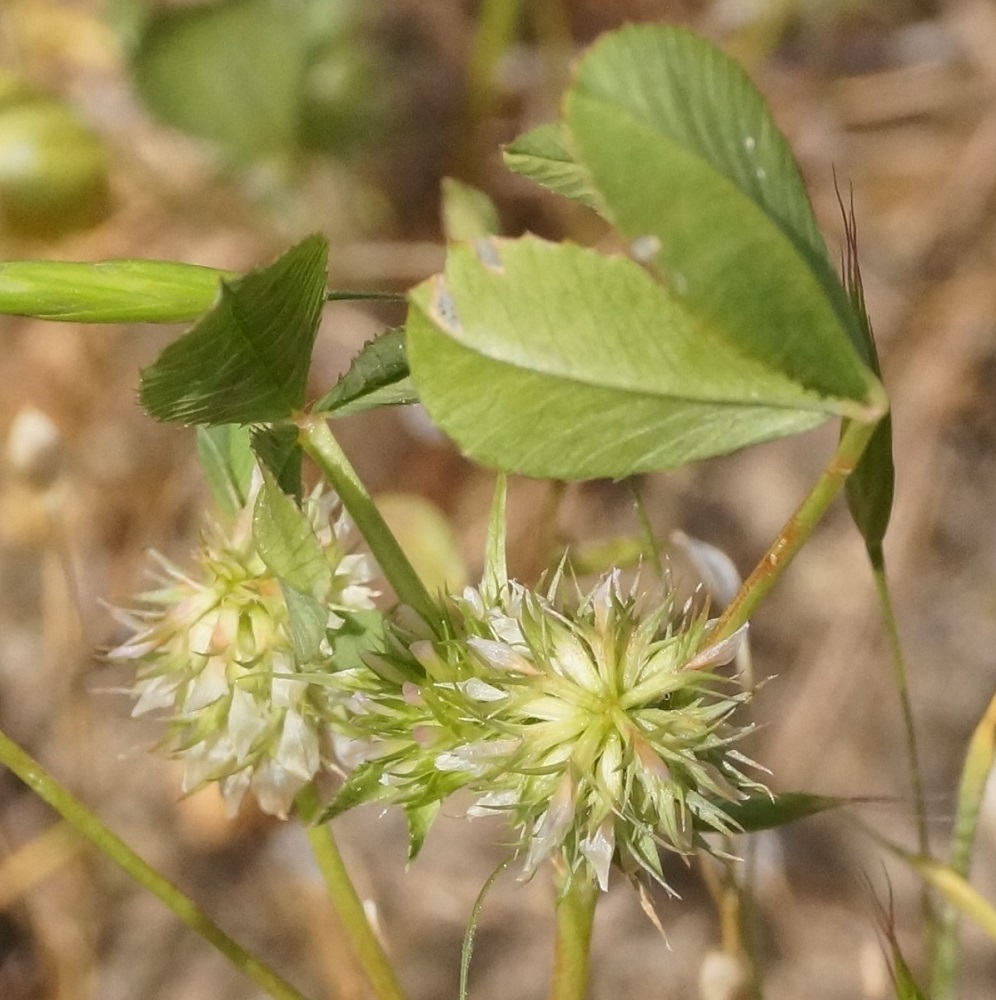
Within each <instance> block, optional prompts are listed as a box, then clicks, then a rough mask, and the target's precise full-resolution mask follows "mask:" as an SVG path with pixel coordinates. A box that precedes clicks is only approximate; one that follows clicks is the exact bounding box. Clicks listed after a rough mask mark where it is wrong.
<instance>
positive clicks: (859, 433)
mask: <svg viewBox="0 0 996 1000" xmlns="http://www.w3.org/2000/svg"><path fill="white" fill-rule="evenodd" d="M875 426H876V425H875V424H862V423H858V422H857V421H851V422H850V423H849V424H848V426H847V428H846V429H845V431H844V433H843V434H842V435H841V438H840V442H839V444H838V445H837V450H836V451H835V452H834V455H833V458H831V459H830V462H829V463H828V465H827V467H826V468H825V469H824V470H823V473H822V474H821V476H820V478H819V480H818V481H817V483H816V485H815V486H814V487H813V489H812V491H811V492H810V494H809V496H807V497H806V499H805V500H803V501H802V503H801V504H800V505H799V507H798V509H797V510H796V512H795V513H794V514H793V515H792V516H791V517H790V518H789V519H788V521H787V522H786V524H785V527H784V528H782V530H781V532H780V533H779V535H778V537H777V538H776V539H775V540H774V542H772V543H771V546H770V547H769V548H768V551H767V552H765V554H764V556H763V557H762V558H761V561H760V562H759V563H758V564H757V566H755V567H754V570H753V571H752V572H751V574H750V576H748V577H747V579H746V580H744V582H743V584H742V586H741V587H740V590H739V591H738V592H737V595H736V597H734V598H733V600H732V601H731V602H730V604H729V606H728V607H727V608H726V610H725V611H724V612H723V614H722V616H721V617H720V619H719V621H718V622H717V623H716V627H715V628H714V629H713V630H712V631H711V632H710V633H709V640H710V642H719V641H720V640H721V639H725V638H727V637H728V636H731V635H733V633H734V632H736V630H737V629H738V628H740V626H741V625H744V624H745V623H746V622H747V621H749V620H750V617H751V615H752V614H753V613H754V611H755V610H756V608H757V606H758V605H759V604H760V603H761V602H762V601H763V600H764V598H765V597H767V595H768V591H769V590H771V588H772V587H773V586H774V585H775V583H776V582H777V581H778V578H779V577H780V576H781V575H782V573H784V572H785V570H786V568H787V567H788V565H789V563H791V562H792V560H793V559H794V558H795V556H796V554H797V553H798V552H799V550H800V549H801V548H802V546H803V545H804V544H805V542H806V540H807V539H808V538H809V536H810V534H811V533H812V530H813V528H815V527H816V525H817V524H818V523H819V521H820V519H821V518H822V517H823V515H824V514H825V513H826V511H827V508H828V507H829V506H830V504H831V502H832V501H833V499H834V497H836V496H837V494H838V493H839V492H840V490H841V487H842V486H843V485H844V483H845V481H846V480H847V477H848V476H849V475H850V474H851V473H852V472H853V471H854V468H855V466H856V465H857V464H858V460H859V459H860V458H861V456H862V454H863V453H864V450H865V448H866V447H867V446H868V442H869V440H870V439H871V436H872V434H873V433H874V431H875Z"/></svg>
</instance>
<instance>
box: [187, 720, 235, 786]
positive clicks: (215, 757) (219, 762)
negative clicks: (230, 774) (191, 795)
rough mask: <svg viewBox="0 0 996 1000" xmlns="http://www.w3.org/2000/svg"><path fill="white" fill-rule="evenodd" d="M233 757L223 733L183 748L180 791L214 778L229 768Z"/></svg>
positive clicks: (230, 745) (228, 742)
mask: <svg viewBox="0 0 996 1000" xmlns="http://www.w3.org/2000/svg"><path fill="white" fill-rule="evenodd" d="M233 757H234V751H233V750H232V744H231V742H230V740H229V739H228V737H227V735H225V734H224V733H218V734H217V735H216V736H214V738H212V739H210V740H205V741H204V742H202V743H198V744H196V745H195V746H192V747H191V748H190V749H189V750H185V751H184V752H183V781H182V782H181V785H180V789H181V791H183V792H184V793H186V792H190V791H193V790H194V789H195V788H197V786H198V785H201V784H203V782H205V781H212V780H214V779H215V778H217V777H218V776H219V775H220V774H222V773H224V772H225V771H227V770H229V769H230V767H231V763H232V759H233Z"/></svg>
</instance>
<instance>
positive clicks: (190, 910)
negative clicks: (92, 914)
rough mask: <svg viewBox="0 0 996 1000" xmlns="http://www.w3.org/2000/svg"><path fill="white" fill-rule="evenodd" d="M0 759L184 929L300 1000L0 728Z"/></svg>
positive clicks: (284, 996) (277, 991) (262, 982)
mask: <svg viewBox="0 0 996 1000" xmlns="http://www.w3.org/2000/svg"><path fill="white" fill-rule="evenodd" d="M0 762H2V763H3V764H5V765H6V766H7V767H9V768H10V770H11V771H13V772H14V774H16V775H17V776H18V777H19V778H20V779H21V781H23V782H24V783H25V784H26V785H27V786H28V787H29V788H30V789H31V790H32V791H34V792H35V793H36V794H37V795H38V796H39V798H41V799H43V800H44V801H45V802H47V803H48V804H49V805H50V806H51V807H52V808H53V809H54V810H55V811H56V812H57V813H58V814H59V815H60V816H61V817H62V818H63V819H64V820H65V821H66V822H67V823H68V824H69V825H70V826H71V827H73V829H75V830H76V831H77V832H79V833H80V834H82V836H84V837H85V838H86V839H87V840H89V841H90V843H92V844H93V845H94V847H96V848H97V849H98V850H99V851H100V852H101V853H102V854H104V855H105V856H106V857H107V858H109V859H110V860H111V861H113V862H114V863H115V864H116V865H117V866H118V867H119V868H120V869H121V870H122V871H123V872H124V873H125V874H126V875H128V876H130V877H131V878H132V879H134V881H135V882H137V883H138V884H139V885H140V886H142V887H143V888H144V889H148V890H149V892H151V893H152V894H153V895H155V896H158V897H159V898H160V899H161V900H162V901H163V902H164V903H165V904H166V905H167V906H168V907H169V908H170V909H171V910H172V911H173V912H174V913H175V914H176V915H177V916H178V917H179V918H180V920H182V921H183V922H184V923H185V924H186V925H187V926H188V927H189V928H191V929H192V930H194V931H196V932H197V933H198V934H200V936H201V937H202V938H204V940H205V941H207V942H208V943H209V944H213V945H214V946H215V948H217V949H218V951H220V952H221V953H222V954H223V955H224V956H225V957H226V958H227V959H228V960H229V961H230V962H232V964H233V965H235V966H236V967H237V968H239V969H240V970H241V971H242V972H244V973H245V974H246V975H247V976H248V977H249V978H250V979H251V980H252V981H253V982H254V983H256V985H257V986H259V987H260V988H261V989H263V990H265V991H266V992H267V993H269V994H270V996H271V997H275V998H276V1000H305V997H304V994H302V993H299V992H298V991H297V990H296V989H294V987H293V986H291V985H290V984H289V983H288V982H286V981H285V980H284V979H282V978H281V977H280V976H278V975H277V973H276V972H274V971H273V970H272V969H271V968H270V967H269V966H267V965H264V964H263V963H262V962H260V961H259V959H257V958H255V957H254V956H253V955H251V954H250V953H249V952H247V951H246V950H245V949H244V948H243V947H242V946H241V945H240V944H238V943H237V942H236V941H234V940H233V939H232V938H230V937H229V936H228V935H227V934H226V933H225V932H224V931H223V930H222V929H221V928H220V927H218V925H217V924H216V923H214V921H213V920H212V919H211V918H210V917H209V916H208V915H207V914H206V913H205V912H204V911H203V910H201V909H200V908H199V907H198V906H197V905H196V904H195V903H194V902H193V900H191V899H190V898H189V897H187V896H185V895H184V894H183V893H182V892H181V891H180V890H179V889H178V888H177V887H176V886H175V885H173V883H172V882H170V881H169V880H168V879H166V878H164V877H163V876H162V875H161V874H160V873H159V872H157V871H156V870H155V869H154V868H152V867H151V866H150V865H149V864H148V863H147V862H145V861H143V860H142V859H141V858H140V857H139V856H138V855H137V854H136V853H135V852H134V851H133V850H132V849H131V848H130V847H129V846H128V845H127V844H126V843H125V842H124V841H123V840H121V839H120V838H119V837H117V836H116V835H115V834H113V833H112V832H111V831H110V830H109V829H108V828H107V827H106V826H104V824H103V823H102V822H101V821H100V820H99V819H97V817H96V816H95V815H94V814H93V813H92V812H91V811H90V810H89V809H87V807H86V806H84V805H83V803H82V802H80V801H79V799H77V798H75V797H74V796H73V795H72V794H71V793H70V792H69V791H68V790H67V789H65V788H63V786H62V785H60V784H59V783H58V782H57V781H56V780H55V778H53V777H52V775H50V774H49V773H48V772H47V771H46V770H45V769H44V768H43V767H42V766H41V765H40V764H39V763H38V762H37V761H36V760H35V759H34V758H33V757H31V756H30V754H28V753H26V752H25V751H24V750H22V749H21V748H20V747H19V746H18V745H17V744H16V743H14V742H13V740H11V739H10V737H8V736H7V735H6V733H4V732H3V731H2V730H0Z"/></svg>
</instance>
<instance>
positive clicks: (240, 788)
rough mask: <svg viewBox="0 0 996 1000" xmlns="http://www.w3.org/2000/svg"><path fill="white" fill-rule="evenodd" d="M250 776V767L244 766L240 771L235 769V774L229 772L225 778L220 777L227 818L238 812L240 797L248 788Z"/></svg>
mask: <svg viewBox="0 0 996 1000" xmlns="http://www.w3.org/2000/svg"><path fill="white" fill-rule="evenodd" d="M251 778H252V773H251V772H250V769H249V768H247V767H244V768H242V770H241V771H236V772H235V774H230V775H229V776H228V777H227V778H223V779H222V781H221V797H222V799H223V800H224V803H225V812H226V813H227V815H228V818H229V819H234V818H235V815H236V814H237V813H238V811H239V806H240V805H242V799H243V798H244V797H245V794H246V792H247V791H248V790H249V782H250V780H251Z"/></svg>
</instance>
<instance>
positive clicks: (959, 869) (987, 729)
mask: <svg viewBox="0 0 996 1000" xmlns="http://www.w3.org/2000/svg"><path fill="white" fill-rule="evenodd" d="M994 760H996V695H994V696H993V697H992V699H991V700H990V702H989V707H988V708H987V709H986V712H985V714H984V715H983V716H982V719H981V721H980V722H979V724H978V725H977V726H976V727H975V732H974V733H973V734H972V739H971V741H970V742H969V745H968V752H967V753H966V754H965V763H964V765H963V767H962V772H961V781H960V783H959V786H958V809H957V811H956V813H955V823H954V837H953V842H952V845H951V869H952V870H953V871H954V872H955V873H956V874H958V875H960V876H961V877H962V878H965V879H967V878H968V872H969V868H970V866H971V861H972V848H973V846H974V844H975V831H976V828H977V827H978V822H979V815H980V813H981V811H982V800H983V796H984V795H985V791H986V787H987V785H988V783H989V776H990V773H991V771H992V768H993V762H994ZM960 916H961V913H960V911H959V910H958V909H957V908H956V907H955V906H954V905H953V904H952V903H950V902H949V903H947V904H946V905H945V907H944V908H943V910H942V911H941V913H940V919H939V921H938V925H937V929H936V936H935V939H934V948H933V955H932V960H931V975H930V995H931V997H932V998H933V1000H948V998H949V997H952V996H954V995H955V986H956V982H957V975H958V925H959V923H960Z"/></svg>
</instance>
